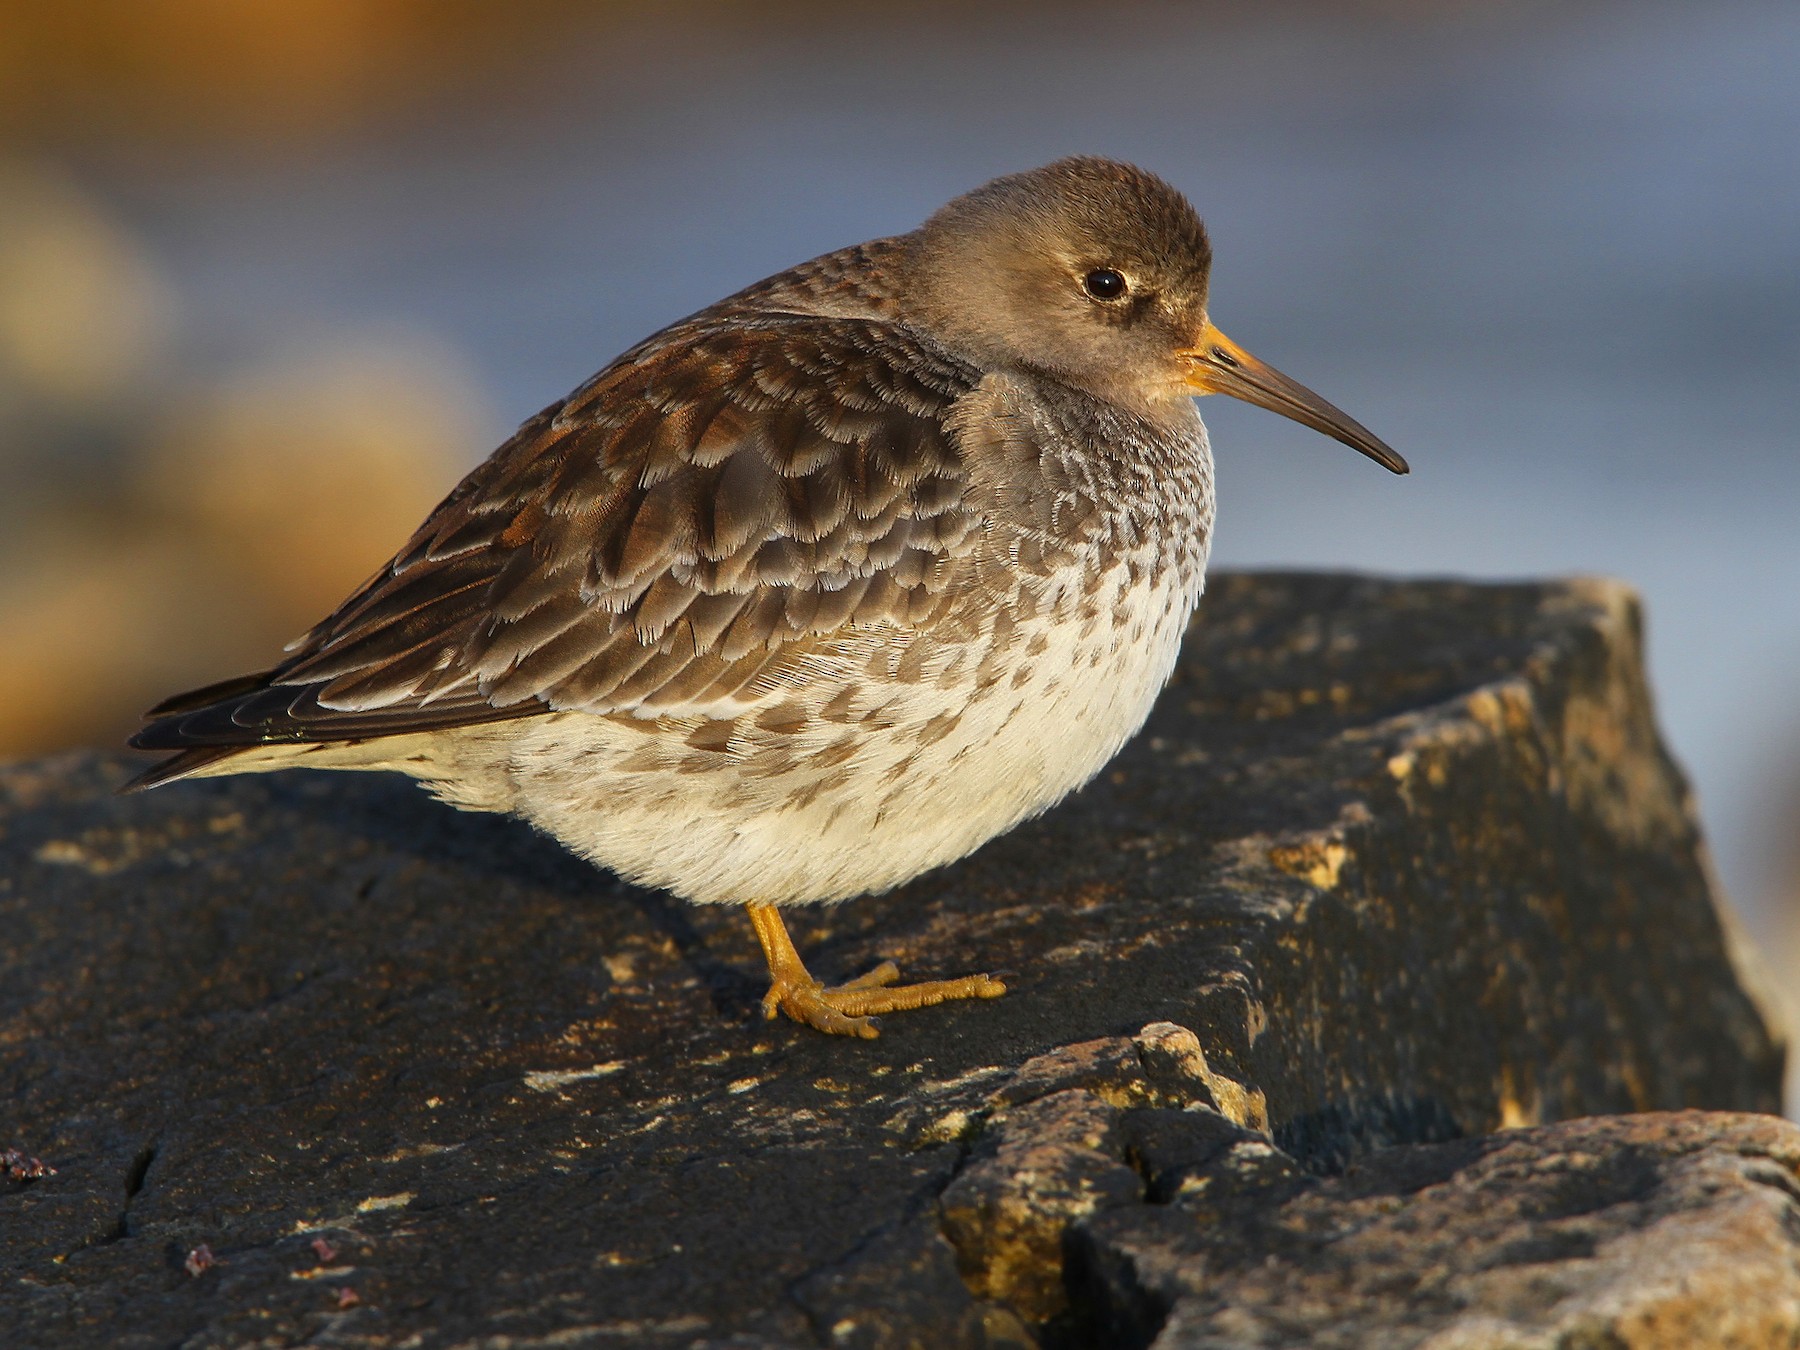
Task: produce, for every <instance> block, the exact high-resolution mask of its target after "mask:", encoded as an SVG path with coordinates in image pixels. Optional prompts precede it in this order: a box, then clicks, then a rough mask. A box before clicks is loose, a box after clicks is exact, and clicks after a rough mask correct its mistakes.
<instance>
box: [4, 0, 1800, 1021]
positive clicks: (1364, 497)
mask: <svg viewBox="0 0 1800 1350" xmlns="http://www.w3.org/2000/svg"><path fill="white" fill-rule="evenodd" d="M1797 72H1800V5H1796V4H1794V3H1793V0H1710V2H1709V3H1706V4H1698V3H1688V4H1677V3H1667V2H1665V0H1631V3H1624V2H1622V0H1621V2H1618V3H1606V2H1604V0H1588V2H1585V3H1570V2H1568V0H1563V2H1562V3H1551V2H1550V0H1538V2H1530V0H1526V2H1522V3H1512V4H1507V5H1493V4H1477V3H1456V2H1454V0H1445V2H1444V3H1427V2H1426V0H1387V2H1386V3H1337V4H1326V3H1317V4H1302V3H1274V4H1268V5H1262V6H1242V5H1213V4H1205V3H1185V4H1177V3H1125V4H1108V5H1103V6H1102V5H1077V4H1055V3H1050V4H1042V3H1040V4H1031V5H1023V4H1021V5H1011V4H993V5H985V6H975V5H968V4H963V5H948V4H946V5H887V6H825V5H810V4H774V5H769V4H760V5H754V6H753V5H747V4H746V5H727V4H720V3H698V2H694V3H676V4H667V5H658V6H655V7H647V6H626V5H622V4H620V5H613V4H604V3H600V4H577V3H554V2H552V0H527V2H525V3H517V4H512V5H507V6H492V5H484V4H480V3H475V2H474V0H462V2H461V3H458V2H456V0H436V2H435V3H430V2H427V0H310V2H309V3H306V4H292V5H278V6H276V5H272V6H242V5H238V4H234V3H228V0H136V2H135V3H132V2H129V0H128V2H127V3H116V4H85V3H72V4H68V5H63V6H42V5H36V4H31V3H24V4H16V5H5V6H0V137H4V139H3V141H0V632H4V633H5V634H6V635H7V643H6V651H5V652H4V655H3V656H0V753H26V752H36V751H41V750H46V749H52V748H55V747H57V746H61V745H69V744H79V743H100V742H112V741H114V740H116V738H117V737H118V736H120V735H121V734H123V733H124V732H125V731H126V730H128V729H129V727H130V726H131V725H133V723H134V720H135V713H136V711H137V709H138V708H139V707H140V706H141V705H142V704H143V703H145V702H146V701H147V700H149V699H151V698H153V697H155V696H157V695H160V694H162V693H166V692H168V691H169V690H170V689H173V688H175V687H179V686H181V685H183V684H184V683H188V682H193V681H200V680H206V679H211V678H214V677H217V676H221V675H224V674H227V673H230V672H232V671H235V670H238V669H247V668H251V667H254V666H257V665H259V664H263V663H266V662H267V661H268V659H269V658H270V656H271V654H272V652H273V650H274V647H275V645H276V644H278V643H279V642H280V641H281V640H283V639H285V638H287V637H289V636H291V635H292V634H293V633H294V632H296V631H298V630H299V629H300V628H302V627H304V626H305V625H306V624H307V623H308V622H310V621H311V620H312V619H313V618H315V617H317V615H318V613H319V612H322V611H323V610H324V609H325V608H326V607H328V606H329V605H330V604H331V603H332V602H333V601H335V600H336V599H337V598H338V597H339V595H340V594H341V593H342V592H343V591H344V590H345V589H347V588H348V587H349V586H350V585H351V584H353V583H354V582H355V581H357V580H358V579H359V578H360V577H361V575H363V574H364V573H365V572H366V571H367V570H369V569H370V568H371V567H373V566H374V565H375V564H376V563H377V562H379V561H380V559H381V558H382V557H383V556H385V554H386V553H387V552H388V551H389V550H390V549H391V548H392V547H393V546H394V544H395V543H396V542H397V541H398V540H399V539H400V538H401V537H402V536H403V535H404V534H405V533H406V531H407V530H408V529H409V528H410V527H411V525H412V524H413V523H415V521H416V519H417V517H418V516H419V515H420V514H421V513H422V512H423V510H424V509H425V508H426V507H427V506H428V505H429V504H430V503H431V502H432V501H434V500H436V498H437V497H438V496H439V495H441V493H442V492H443V491H444V490H445V489H446V488H447V487H448V486H449V484H450V483H451V482H453V481H454V479H455V478H456V476H457V475H458V474H459V472H460V471H461V470H462V469H464V468H466V467H467V466H468V465H470V464H472V463H474V462H475V461H476V460H477V459H479V458H480V457H481V456H482V455H483V454H485V453H486V452H487V451H488V450H489V449H490V448H492V446H493V445H494V444H495V443H497V442H498V441H499V439H500V438H501V437H502V436H503V435H504V434H505V433H506V431H507V430H508V429H509V428H510V427H511V426H512V425H513V424H515V423H516V422H518V421H519V420H521V419H523V418H524V417H525V416H527V415H528V414H529V413H531V412H533V411H535V410H536V409H537V408H538V407H540V406H541V405H543V404H545V403H547V402H549V401H551V400H552V399H553V398H555V397H557V396H559V395H560V394H562V393H564V392H565V391H567V390H568V389H569V388H570V387H572V386H573V385H575V384H576V383H578V382H579V381H580V380H582V379H583V378H584V377H585V376H587V375H588V374H589V373H590V372H592V371H593V370H594V369H596V368H597V367H598V366H599V365H601V364H602V363H603V362H604V361H605V360H607V359H608V358H609V357H611V356H612V355H613V354H615V353H616V352H617V351H619V350H620V349H621V348H623V347H625V346H627V345H629V344H630V343H631V342H632V341H633V340H635V339H636V338H638V337H640V336H641V335H643V334H644V333H646V332H647V331H649V330H651V329H653V328H655V327H658V326H660V325H661V324H663V323H665V322H667V321H669V320H670V319H672V318H675V317H677V316H679V315H681V314H683V313H686V312H688V311H690V310H693V309H696V308H698V307H700V306H702V305H704V304H706V303H707V302H709V301H711V300H713V299H715V298H717V297H718V296H720V295H722V294H724V293H726V292H728V291H731V290H734V289H736V288H737V287H739V286H741V285H743V284H745V283H747V282H749V281H752V280H754V279H756V278H758V277H760V276H762V275H764V274H766V273H768V272H771V271H774V270H777V269H779V268H781V267H784V266H786V265H788V264H790V263H792V262H795V261H797V260H799V259H801V258H804V257H807V256H810V255H812V254H815V253H818V252H822V251H824V250H826V249H830V248H833V247H836V246H838V245H840V244H844V243H848V242H852V241H855V240H859V239H863V238H866V237H870V236H874V235H880V234H887V233H893V232H897V231H900V230H904V229H907V228H910V227H911V226H912V225H913V224H915V223H916V222H917V221H919V220H920V219H921V218H922V217H923V216H924V215H926V214H927V213H928V212H929V211H930V210H931V209H932V208H933V207H934V206H936V205H937V204H938V203H940V202H942V201H943V200H945V199H946V198H948V197H950V196H951V195H953V194H955V193H957V192H959V191H962V190H964V189H966V188H968V187H970V186H973V185H974V184H976V183H978V182H980V181H982V180H984V179H986V178H988V177H990V176H992V175H994V174H996V173H1001V172H1006V171H1010V170H1015V169H1019V168H1024V167H1028V166H1030V165H1033V164H1036V163H1039V162H1042V161H1044V160H1048V159H1051V158H1054V157H1056V156H1059V155H1063V154H1068V153H1072V152H1088V153H1102V154H1108V155H1113V156H1118V157H1122V158H1129V159H1133V160H1136V161H1138V162H1140V163H1142V164H1144V165H1146V166H1148V167H1150V168H1153V169H1154V170H1156V171H1157V172H1159V173H1161V174H1162V175H1164V176H1165V177H1167V178H1168V179H1170V180H1171V181H1173V182H1174V183H1175V184H1177V185H1178V186H1180V187H1181V188H1183V189H1184V190H1185V191H1187V192H1188V193H1189V195H1190V196H1191V197H1192V198H1193V199H1194V201H1195V203H1196V204H1197V205H1198V206H1199V207H1200V209H1201V211H1202V213H1203V214H1204V215H1205V216H1206V218H1207V220H1208V223H1209V225H1210V227H1211V229H1212V233H1213V238H1214V244H1215V248H1216V252H1217V263H1216V267H1215V273H1214V303H1213V313H1214V316H1215V318H1217V320H1218V321H1219V322H1220V324H1221V326H1222V327H1223V328H1224V329H1225V331H1227V332H1228V333H1230V334H1231V335H1232V336H1233V337H1234V338H1236V339H1237V340H1238V341H1239V342H1241V343H1243V344H1244V345H1246V346H1247V347H1249V348H1250V350H1252V351H1254V352H1256V353H1257V354H1258V355H1260V356H1262V357H1263V358H1265V359H1266V360H1269V361H1271V362H1273V363H1274V364H1276V365H1278V366H1279V367H1281V368H1282V369H1284V370H1286V371H1288V372H1289V373H1291V374H1293V375H1295V376H1296V377H1298V378H1300V379H1301V380H1303V381H1305V382H1306V383H1308V384H1310V385H1312V386H1313V387H1315V388H1317V389H1318V390H1320V391H1321V392H1322V393H1324V394H1325V395H1326V396H1327V397H1328V398H1331V399H1333V400H1334V401H1336V402H1338V403H1340V404H1341V405H1343V406H1344V407H1346V408H1347V409H1349V410H1350V411H1351V412H1352V413H1353V414H1354V415H1355V416H1357V417H1358V418H1359V419H1361V420H1362V421H1364V422H1366V423H1367V424H1368V425H1369V426H1371V427H1373V428H1374V429H1376V430H1377V431H1378V432H1379V433H1380V434H1381V435H1382V436H1384V437H1385V438H1386V439H1388V440H1389V441H1391V442H1392V443H1393V444H1394V445H1395V446H1396V447H1398V448H1399V449H1400V450H1401V451H1402V452H1403V453H1405V454H1406V455H1407V456H1408V457H1409V458H1410V459H1411V460H1412V462H1413V464H1414V468H1415V472H1414V474H1413V476H1412V477H1411V478H1409V479H1406V480H1403V481H1401V480H1394V479H1391V478H1389V477H1388V476H1387V475H1385V474H1383V473H1381V472H1379V471H1378V470H1376V469H1375V468H1373V466H1371V465H1370V464H1368V463H1367V462H1366V461H1364V460H1362V459H1360V458H1359V457H1358V456H1356V455H1353V454H1351V453H1349V452H1348V451H1345V450H1344V449H1342V447H1339V446H1336V445H1334V444H1332V443H1330V442H1328V441H1325V440H1324V439H1322V438H1319V437H1317V436H1314V435H1311V434H1310V433H1307V432H1305V431H1303V430H1301V429H1299V428H1297V427H1295V426H1294V425H1292V424H1291V423H1288V422H1285V421H1282V420H1280V419H1278V418H1275V417H1273V416H1270V415H1268V414H1266V413H1259V412H1257V411H1255V410H1253V409H1249V408H1246V407H1242V406H1239V405H1236V404H1230V403H1227V402H1226V401H1224V400H1217V399H1215V400H1209V401H1208V402H1207V403H1206V404H1205V405H1204V410H1205V412H1206V414H1207V417H1208V421H1209V423H1210V424H1211V426H1212V429H1213V437H1214V443H1215V446H1216V448H1217V450H1218V454H1219V460H1220V469H1219V476H1220V483H1221V489H1220V490H1221V495H1222V512H1221V521H1220V526H1219V534H1218V547H1217V553H1216V555H1215V556H1216V557H1217V559H1218V560H1219V561H1220V562H1221V563H1224V564H1229V565H1234V566H1246V565H1284V566H1285V565H1295V564H1300V565H1308V566H1321V567H1333V568H1343V567H1349V568H1361V569H1371V570H1380V571H1389V572H1402V573H1455V574H1462V575H1470V576H1478V577H1518V576H1538V575H1546V574H1556V573H1568V572H1586V573H1604V574H1608V575H1612V576H1619V577H1623V578H1625V579H1627V580H1628V581H1630V582H1632V583H1633V584H1635V585H1636V586H1638V587H1639V588H1641V590H1642V592H1643V594H1644V596H1645V598H1646V600H1647V603H1648V608H1649V616H1650V648H1651V669H1652V675H1653V678H1654V680H1655V683H1656V687H1657V690H1658V693H1659V696H1660V702H1661V710H1662V716H1663V720H1664V725H1665V727H1666V730H1667V733H1668V736H1669V738H1670V740H1671V741H1672V743H1673V746H1674V748H1675V751H1676V753H1677V755H1678V756H1679V757H1680V758H1681V760H1682V761H1683V763H1684V764H1685V765H1686V766H1687V768H1688V769H1689V771H1690V772H1691V774H1692V776H1693V778H1694V780H1695V782H1696V784H1697V786H1698V789H1699V795H1700V802H1701V807H1702V811H1703V815H1704V818H1705V820H1706V823H1707V826H1708V829H1709V832H1710V835H1711V838H1712V841H1713V845H1714V849H1715V853H1716V856H1717V862H1718V867H1719V871H1720V874H1721V876H1722V878H1723V881H1724V884H1725V887H1726V890H1727V892H1728V893H1729V894H1730V895H1731V896H1732V897H1733V899H1734V900H1735V901H1736V903H1737V905H1738V907H1739V909H1740V911H1741V912H1742V914H1743V915H1744V918H1745V920H1746V925H1747V928H1748V930H1749V931H1750V933H1751V934H1752V935H1753V937H1754V939H1755V941H1756V944H1757V945H1758V946H1760V947H1761V948H1762V950H1763V954H1764V956H1765V958H1766V959H1767V961H1768V964H1769V965H1770V966H1771V967H1772V968H1774V969H1775V970H1777V971H1778V973H1779V975H1778V978H1779V983H1780V984H1781V985H1782V986H1783V987H1784V988H1786V989H1788V990H1789V991H1793V990H1794V989H1796V988H1800V707H1797V706H1796V700H1795V698H1794V693H1795V689H1796V686H1797V684H1800V680H1797V678H1796V677H1797V676H1800V453H1797V445H1796V426H1797V424H1800V74H1797Z"/></svg>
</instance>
